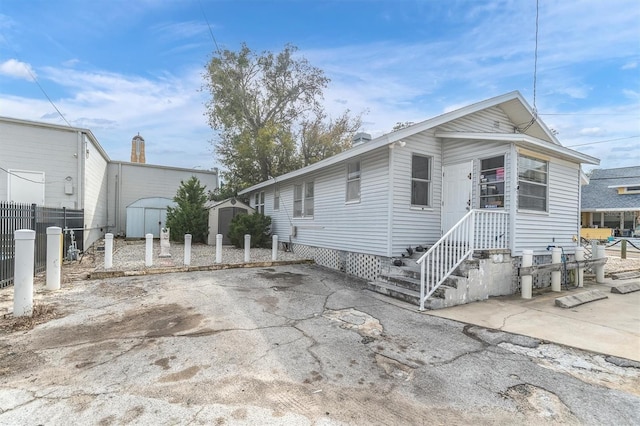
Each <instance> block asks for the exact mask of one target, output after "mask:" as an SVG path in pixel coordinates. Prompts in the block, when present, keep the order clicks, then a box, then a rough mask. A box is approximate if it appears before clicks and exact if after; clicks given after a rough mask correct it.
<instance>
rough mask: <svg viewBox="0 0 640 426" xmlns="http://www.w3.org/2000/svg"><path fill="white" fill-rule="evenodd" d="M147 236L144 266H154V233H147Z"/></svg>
mask: <svg viewBox="0 0 640 426" xmlns="http://www.w3.org/2000/svg"><path fill="white" fill-rule="evenodd" d="M145 238H146V240H147V241H146V246H145V253H144V266H146V267H147V268H149V267H150V266H153V234H147V235H145Z"/></svg>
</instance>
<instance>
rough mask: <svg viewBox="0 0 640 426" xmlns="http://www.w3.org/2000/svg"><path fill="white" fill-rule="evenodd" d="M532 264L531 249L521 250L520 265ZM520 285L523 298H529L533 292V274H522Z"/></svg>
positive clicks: (527, 265)
mask: <svg viewBox="0 0 640 426" xmlns="http://www.w3.org/2000/svg"><path fill="white" fill-rule="evenodd" d="M529 266H533V250H522V267H523V268H526V267H529ZM520 287H521V291H522V298H523V299H531V294H532V292H533V276H531V275H523V276H521V277H520Z"/></svg>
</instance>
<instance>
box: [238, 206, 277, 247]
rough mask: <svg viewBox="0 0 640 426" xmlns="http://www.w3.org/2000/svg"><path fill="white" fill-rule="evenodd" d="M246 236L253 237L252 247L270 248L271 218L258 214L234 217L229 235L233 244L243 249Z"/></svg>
mask: <svg viewBox="0 0 640 426" xmlns="http://www.w3.org/2000/svg"><path fill="white" fill-rule="evenodd" d="M246 234H249V235H251V247H263V248H268V247H269V245H270V243H271V218H270V217H269V216H265V215H263V214H262V213H258V212H255V213H253V214H239V215H236V216H234V217H233V219H231V224H230V225H229V234H228V237H229V239H230V240H231V244H233V245H234V246H236V247H237V248H243V247H244V236H245V235H246Z"/></svg>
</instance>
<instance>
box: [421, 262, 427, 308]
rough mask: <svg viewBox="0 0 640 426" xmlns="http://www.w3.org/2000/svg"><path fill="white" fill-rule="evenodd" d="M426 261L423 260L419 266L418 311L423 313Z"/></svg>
mask: <svg viewBox="0 0 640 426" xmlns="http://www.w3.org/2000/svg"><path fill="white" fill-rule="evenodd" d="M426 261H427V260H426V259H425V260H424V261H423V262H422V263H421V264H420V310H421V311H424V295H425V289H424V284H425V279H426V277H425V276H424V275H425V262H426Z"/></svg>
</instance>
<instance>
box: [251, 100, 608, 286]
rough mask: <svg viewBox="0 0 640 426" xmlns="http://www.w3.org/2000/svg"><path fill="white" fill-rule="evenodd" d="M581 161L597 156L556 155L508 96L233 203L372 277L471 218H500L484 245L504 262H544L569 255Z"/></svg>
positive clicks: (306, 247) (549, 137)
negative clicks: (560, 251) (531, 257)
mask: <svg viewBox="0 0 640 426" xmlns="http://www.w3.org/2000/svg"><path fill="white" fill-rule="evenodd" d="M582 163H584V164H599V160H598V159H596V158H593V157H591V156H588V155H585V154H582V153H580V152H577V151H574V150H571V149H568V148H565V147H563V146H562V145H561V144H560V142H559V141H558V140H557V139H556V137H555V135H554V134H553V132H551V131H550V130H549V129H548V128H547V127H546V126H545V124H544V123H543V122H542V121H541V120H540V118H539V117H537V116H536V115H535V114H534V113H533V111H532V109H531V107H530V106H529V105H528V104H527V103H526V101H525V100H524V98H523V97H522V96H521V95H520V93H518V92H511V93H507V94H505V95H502V96H498V97H495V98H492V99H488V100H485V101H482V102H479V103H476V104H473V105H470V106H467V107H464V108H461V109H458V110H456V111H452V112H448V113H445V114H442V115H440V116H437V117H435V118H432V119H429V120H426V121H423V122H420V123H417V124H414V125H412V126H409V127H407V128H404V129H401V130H398V131H395V132H392V133H389V134H386V135H383V136H380V137H378V138H375V139H372V140H367V138H365V141H364V142H361V143H358V144H356V145H355V146H353V147H352V148H351V149H349V150H347V151H344V152H342V153H340V154H338V155H335V156H333V157H330V158H328V159H325V160H322V161H320V162H318V163H315V164H312V165H310V166H307V167H304V168H302V169H299V170H296V171H294V172H291V173H287V174H285V175H282V176H279V177H277V178H275V179H270V180H268V181H266V182H262V183H260V184H257V185H254V186H252V187H250V188H248V189H246V190H244V191H241V192H240V195H245V196H248V197H249V200H250V201H251V206H252V207H254V208H255V209H256V210H261V211H262V210H263V211H264V213H265V214H266V215H268V216H271V218H272V228H273V233H274V234H277V235H278V236H279V238H280V241H289V242H290V243H291V245H292V248H293V250H294V251H296V250H298V251H299V252H301V253H308V254H309V255H310V256H313V257H314V258H315V260H316V262H317V263H320V264H324V265H326V266H329V267H334V268H336V269H341V270H346V271H347V272H350V273H352V274H354V275H359V276H362V277H366V278H372V277H375V276H377V275H378V274H379V273H380V265H381V262H380V261H381V259H384V258H387V259H389V258H394V257H400V256H401V255H402V254H403V253H405V250H406V249H407V247H410V246H411V247H416V246H418V245H424V246H431V245H433V244H435V243H436V242H437V241H438V240H439V239H440V237H441V236H443V235H444V234H445V233H447V231H449V230H450V229H451V228H452V227H453V226H454V225H456V223H458V221H459V220H460V219H461V218H463V217H464V216H465V215H466V214H467V213H469V211H471V210H478V211H480V210H481V211H485V212H486V211H492V212H500V213H504V214H503V215H502V216H501V218H504V217H505V214H506V225H505V226H506V228H505V229H504V232H501V234H500V235H496V236H495V237H494V238H495V239H496V241H498V242H499V245H500V246H501V247H504V249H505V250H508V251H509V252H510V254H511V256H514V257H515V256H521V254H522V251H523V250H524V249H531V250H534V252H535V254H536V255H547V254H549V251H548V250H547V247H548V246H549V245H559V246H563V247H566V248H567V250H568V251H570V252H572V247H575V242H574V238H575V237H576V236H577V235H579V228H580V174H581V164H582ZM492 217H493V216H492ZM500 220H503V219H500ZM476 225H477V226H484V225H485V224H482V223H480V224H476ZM488 226H493V225H491V224H488ZM476 230H478V228H476Z"/></svg>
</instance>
